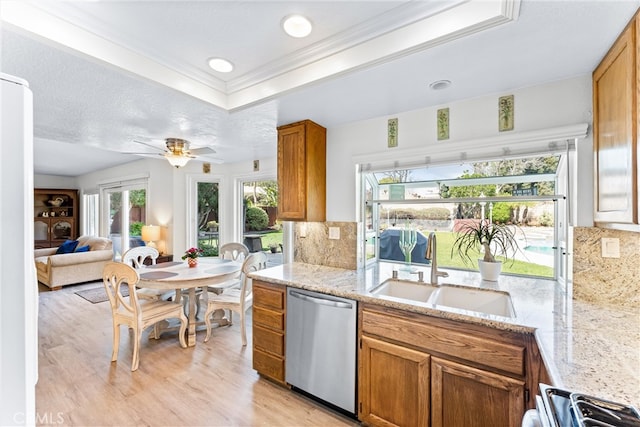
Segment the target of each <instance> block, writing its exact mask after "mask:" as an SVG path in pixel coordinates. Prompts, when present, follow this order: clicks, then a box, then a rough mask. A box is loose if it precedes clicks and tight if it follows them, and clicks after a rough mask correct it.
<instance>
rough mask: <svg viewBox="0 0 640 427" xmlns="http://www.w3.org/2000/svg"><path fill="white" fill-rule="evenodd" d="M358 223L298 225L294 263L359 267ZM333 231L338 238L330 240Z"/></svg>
mask: <svg viewBox="0 0 640 427" xmlns="http://www.w3.org/2000/svg"><path fill="white" fill-rule="evenodd" d="M357 224H358V223H356V222H297V223H295V237H294V242H293V250H294V254H293V260H294V261H296V262H305V263H307V264H316V265H325V266H328V267H337V268H346V269H349V270H355V269H356V268H357V258H358V257H357V245H358V243H357V242H358V239H357V237H358V236H357V234H358V227H357ZM330 228H332V229H334V230H335V229H338V232H339V233H340V238H339V239H329V231H330Z"/></svg>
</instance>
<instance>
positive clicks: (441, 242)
mask: <svg viewBox="0 0 640 427" xmlns="http://www.w3.org/2000/svg"><path fill="white" fill-rule="evenodd" d="M436 237H437V244H438V266H439V267H452V268H461V269H465V270H477V269H478V266H477V264H475V263H474V264H473V265H468V264H465V263H464V262H462V259H461V258H460V257H458V256H456V257H455V258H452V257H451V247H452V246H453V241H454V239H455V234H454V233H451V232H448V231H438V232H436ZM471 258H474V257H473V256H472V257H471ZM478 258H481V255H480V252H479V251H478ZM502 271H503V272H504V273H513V274H525V275H530V276H538V277H553V268H551V267H547V266H544V265H539V264H533V263H530V262H524V261H518V260H516V261H513V263H512V262H510V261H508V262H506V263H504V264H503V266H502Z"/></svg>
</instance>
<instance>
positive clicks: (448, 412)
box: [431, 357, 524, 427]
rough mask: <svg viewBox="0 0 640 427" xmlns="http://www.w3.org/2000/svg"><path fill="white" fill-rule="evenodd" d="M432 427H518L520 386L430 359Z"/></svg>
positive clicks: (521, 412)
mask: <svg viewBox="0 0 640 427" xmlns="http://www.w3.org/2000/svg"><path fill="white" fill-rule="evenodd" d="M431 377H432V379H431V380H432V388H431V393H432V395H431V425H432V427H450V426H466V427H501V426H503V427H518V426H520V423H521V421H522V416H523V415H524V382H523V381H519V380H516V379H513V378H510V377H506V376H504V375H499V374H495V373H492V372H488V371H483V370H481V369H476V368H472V367H469V366H465V365H461V364H459V363H455V362H451V361H448V360H443V359H440V358H437V357H433V358H432V359H431Z"/></svg>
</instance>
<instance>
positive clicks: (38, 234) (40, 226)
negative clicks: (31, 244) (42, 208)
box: [33, 217, 50, 249]
mask: <svg viewBox="0 0 640 427" xmlns="http://www.w3.org/2000/svg"><path fill="white" fill-rule="evenodd" d="M33 239H34V240H35V246H36V249H38V248H48V247H49V246H50V243H49V218H42V217H38V218H36V219H35V220H34V221H33Z"/></svg>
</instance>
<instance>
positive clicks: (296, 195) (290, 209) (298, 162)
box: [278, 124, 307, 220]
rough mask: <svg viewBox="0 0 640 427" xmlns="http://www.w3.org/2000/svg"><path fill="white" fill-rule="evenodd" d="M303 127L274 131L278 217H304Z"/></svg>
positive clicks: (304, 167)
mask: <svg viewBox="0 0 640 427" xmlns="http://www.w3.org/2000/svg"><path fill="white" fill-rule="evenodd" d="M305 137H306V136H305V126H304V124H300V125H297V126H291V127H286V128H284V129H280V130H279V131H278V218H280V219H286V220H305V219H306V215H307V181H306V175H307V173H306V140H305Z"/></svg>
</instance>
